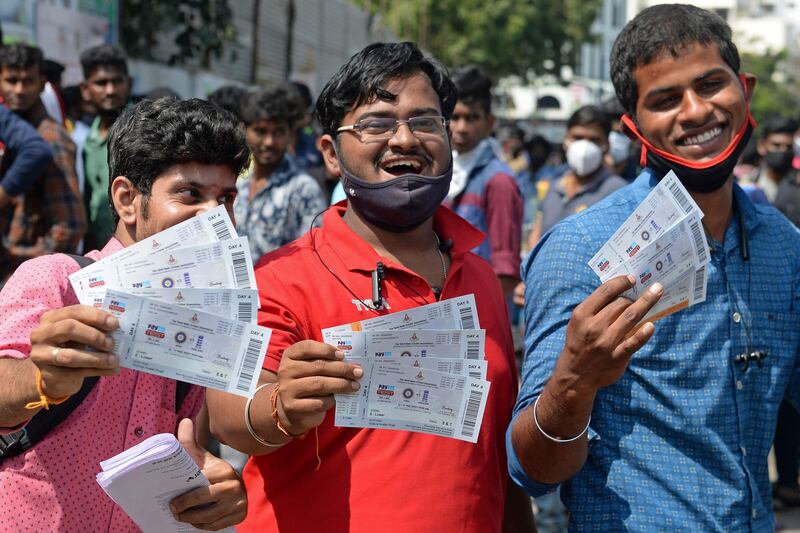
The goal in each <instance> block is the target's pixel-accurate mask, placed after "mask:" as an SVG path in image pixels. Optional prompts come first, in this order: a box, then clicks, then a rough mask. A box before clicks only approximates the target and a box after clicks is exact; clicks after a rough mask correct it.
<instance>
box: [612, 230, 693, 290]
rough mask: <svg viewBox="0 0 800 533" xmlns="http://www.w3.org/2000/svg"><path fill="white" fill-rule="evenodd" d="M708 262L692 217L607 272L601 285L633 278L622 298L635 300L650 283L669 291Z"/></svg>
mask: <svg viewBox="0 0 800 533" xmlns="http://www.w3.org/2000/svg"><path fill="white" fill-rule="evenodd" d="M708 260H709V251H708V243H707V242H706V240H705V238H704V236H703V229H702V226H701V224H700V220H699V219H698V218H696V217H691V218H688V219H685V220H683V221H682V222H680V223H679V224H677V225H676V226H673V227H672V229H670V230H669V231H667V232H666V233H664V234H663V235H661V236H660V237H659V238H658V239H656V240H655V242H653V243H652V245H650V246H647V247H646V248H644V249H643V250H642V251H641V252H640V253H638V254H637V255H636V256H635V257H633V258H631V259H629V260H628V261H625V262H624V263H622V264H621V265H619V266H618V267H617V268H615V269H613V270H611V271H608V272H607V273H606V274H605V275H604V276H601V277H600V281H603V282H605V281H608V280H609V279H611V278H615V277H617V276H624V275H628V274H630V275H632V276H633V277H634V278H635V279H636V283H635V285H634V286H633V287H632V288H631V289H630V290H628V291H627V292H626V293H625V296H627V297H628V298H630V299H631V300H635V299H637V298H638V297H639V296H641V295H642V294H643V293H644V291H645V290H646V289H647V287H649V286H650V285H652V284H653V283H655V282H659V283H661V284H662V285H663V286H664V287H668V286H669V285H670V284H671V283H673V282H674V281H675V280H677V279H678V278H680V277H681V276H683V275H684V274H685V273H686V272H695V271H696V270H697V269H698V268H699V267H701V266H705V265H706V264H707V263H708Z"/></svg>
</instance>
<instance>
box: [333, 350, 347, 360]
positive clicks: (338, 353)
mask: <svg viewBox="0 0 800 533" xmlns="http://www.w3.org/2000/svg"><path fill="white" fill-rule="evenodd" d="M333 356H334V357H335V358H336V359H344V352H343V351H341V350H336V351H335V352H333Z"/></svg>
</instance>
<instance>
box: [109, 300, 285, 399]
mask: <svg viewBox="0 0 800 533" xmlns="http://www.w3.org/2000/svg"><path fill="white" fill-rule="evenodd" d="M102 308H103V309H105V310H106V311H108V312H109V313H111V314H112V315H114V316H116V317H117V318H118V319H119V321H120V325H119V328H118V329H116V330H115V331H113V332H112V333H111V336H112V338H113V339H114V349H113V352H114V353H116V354H118V355H119V358H120V365H121V366H124V367H126V368H131V369H133V370H139V371H142V372H147V373H150V374H155V375H157V376H163V377H167V378H172V379H176V380H180V381H185V382H187V383H192V384H195V385H201V386H203V387H211V388H215V389H219V390H222V391H226V392H230V393H232V394H237V395H239V396H247V397H250V396H252V394H253V393H254V392H255V389H256V386H257V383H258V377H259V373H260V371H261V366H262V364H263V362H264V356H265V355H266V351H267V346H268V344H269V339H270V335H271V333H272V330H270V329H267V328H264V327H261V326H258V325H255V324H249V323H246V322H240V321H236V320H230V319H227V318H224V317H220V316H216V315H212V314H209V313H204V312H201V311H194V310H192V309H187V308H185V307H180V306H177V305H173V304H168V303H163V302H158V301H155V300H149V299H146V298H142V297H140V296H134V295H132V294H127V293H123V292H119V291H115V290H111V289H109V290H108V291H107V292H106V296H105V299H104V301H103V303H102Z"/></svg>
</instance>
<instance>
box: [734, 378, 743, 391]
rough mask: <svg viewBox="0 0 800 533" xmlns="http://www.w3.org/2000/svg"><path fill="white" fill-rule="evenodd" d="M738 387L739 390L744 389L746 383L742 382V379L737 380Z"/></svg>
mask: <svg viewBox="0 0 800 533" xmlns="http://www.w3.org/2000/svg"><path fill="white" fill-rule="evenodd" d="M736 388H737V389H739V390H742V389H743V388H744V383H742V382H741V381H738V380H737V381H736Z"/></svg>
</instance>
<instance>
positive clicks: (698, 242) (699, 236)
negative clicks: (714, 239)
mask: <svg viewBox="0 0 800 533" xmlns="http://www.w3.org/2000/svg"><path fill="white" fill-rule="evenodd" d="M689 228H691V230H692V238H693V239H694V249H695V250H697V259H698V261H700V262H701V263H706V262H708V255H707V254H706V248H705V246H703V232H702V231H700V221H699V220H695V221H694V222H692V223H691V224H689Z"/></svg>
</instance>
